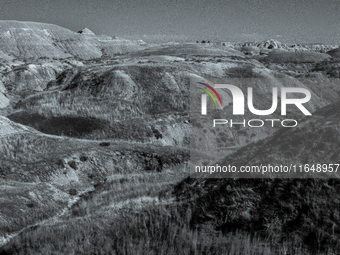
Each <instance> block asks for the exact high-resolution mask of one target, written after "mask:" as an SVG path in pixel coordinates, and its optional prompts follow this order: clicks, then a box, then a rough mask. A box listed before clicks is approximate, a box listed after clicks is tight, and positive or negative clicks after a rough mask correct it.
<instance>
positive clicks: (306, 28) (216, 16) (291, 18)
mask: <svg viewBox="0 0 340 255" xmlns="http://www.w3.org/2000/svg"><path fill="white" fill-rule="evenodd" d="M0 6H1V7H0V8H1V9H0V19H1V20H20V21H37V22H45V23H53V24H56V25H60V26H63V27H66V28H69V29H71V30H73V31H78V30H80V29H82V28H84V27H87V28H89V29H91V30H92V31H93V32H94V33H96V34H107V35H116V36H118V37H126V38H132V39H139V38H140V39H143V40H145V41H153V40H163V41H167V40H190V41H196V40H203V39H206V40H211V41H254V40H264V39H269V38H273V39H277V40H279V41H282V42H315V43H317V42H321V43H332V44H339V41H340V15H339V11H340V1H339V0H284V1H282V0H218V1H213V0H212V1H206V0H172V1H164V0H138V1H137V0H125V1H115V0H54V1H53V0H25V1H23V0H0Z"/></svg>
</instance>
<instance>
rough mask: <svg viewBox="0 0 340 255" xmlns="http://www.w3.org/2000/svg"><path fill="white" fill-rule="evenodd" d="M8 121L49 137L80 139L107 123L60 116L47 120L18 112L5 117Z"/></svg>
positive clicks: (38, 115)
mask: <svg viewBox="0 0 340 255" xmlns="http://www.w3.org/2000/svg"><path fill="white" fill-rule="evenodd" d="M7 117H8V118H9V119H10V120H12V121H14V122H17V123H20V124H23V125H26V126H30V127H33V128H34V129H36V130H39V131H40V132H43V133H45V134H50V135H65V136H69V137H76V138H80V137H83V136H85V135H88V134H90V133H92V132H93V131H95V130H99V129H102V128H103V127H104V126H107V125H108V123H106V121H103V120H99V119H96V118H85V117H73V116H60V117H51V118H47V117H45V116H42V115H40V114H38V113H28V112H19V113H14V114H11V115H9V116H7Z"/></svg>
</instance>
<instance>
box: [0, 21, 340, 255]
mask: <svg viewBox="0 0 340 255" xmlns="http://www.w3.org/2000/svg"><path fill="white" fill-rule="evenodd" d="M204 39H205V38H203V40H204ZM203 40H200V41H197V42H196V43H186V44H179V43H170V42H169V43H159V44H155V43H152V44H150V43H145V42H143V41H142V40H138V41H131V40H125V39H121V38H116V37H110V36H104V35H95V34H94V33H93V32H92V31H91V30H90V29H88V28H84V29H82V30H80V31H78V32H74V31H70V30H68V29H66V28H62V27H59V26H56V25H52V24H43V23H35V22H19V21H0V190H1V192H0V254H132V253H133V254H338V253H339V250H340V241H339V240H340V211H339V208H340V195H339V194H340V181H339V180H338V179H287V178H286V179H279V178H272V179H269V178H267V179H237V178H233V179H204V178H198V179H194V178H189V164H190V147H189V146H190V143H195V142H198V141H199V142H200V143H204V147H202V148H201V150H200V152H199V153H200V155H201V159H202V162H207V163H212V164H213V163H215V162H221V163H224V164H238V163H240V162H245V163H249V162H251V163H256V164H260V163H271V164H288V163H289V164H290V163H293V164H301V163H303V164H306V163H321V162H322V163H339V162H340V147H339V144H340V131H339V130H340V129H339V128H340V114H339V107H340V105H339V104H340V98H339V96H340V83H339V78H340V68H339V67H340V49H339V47H338V45H324V44H317V43H315V44H298V43H296V44H285V43H281V42H278V41H276V40H271V39H268V40H266V41H263V42H245V43H233V42H209V43H207V42H206V41H204V42H203ZM191 78H196V79H197V78H198V79H202V81H206V80H207V79H209V78H214V79H218V80H219V81H220V82H221V83H223V82H226V81H227V80H228V79H229V80H230V79H234V78H237V79H239V78H244V79H247V80H248V81H249V84H250V85H249V86H252V87H254V91H255V92H254V93H255V94H254V101H255V102H256V103H257V104H256V106H257V107H258V109H267V108H268V107H270V105H271V100H272V97H271V91H272V87H282V86H285V84H286V83H282V80H285V81H289V84H290V86H291V87H301V88H307V89H308V90H310V91H311V94H312V97H311V100H310V101H309V102H308V103H307V104H306V105H305V106H306V108H307V109H308V110H309V111H310V112H312V116H311V117H310V118H308V119H306V118H305V116H304V115H303V114H301V112H300V111H297V110H296V109H291V110H290V111H288V113H287V119H288V118H294V119H298V120H299V121H300V120H301V123H302V125H301V126H298V127H296V128H294V129H288V130H287V129H283V128H281V127H280V126H277V127H275V128H270V127H263V128H258V129H251V128H249V127H244V128H243V127H241V128H226V127H216V128H212V127H211V126H209V125H208V124H207V125H206V126H205V124H204V123H203V122H199V121H195V120H197V118H196V117H197V114H198V113H195V112H190V95H189V94H190V93H189V91H190V88H189V87H190V79H191ZM258 79H266V80H267V81H268V82H267V83H264V84H261V85H259V84H258V83H257V82H256V81H257V80H258ZM242 89H243V90H244V93H245V91H246V89H245V88H242ZM220 94H221V98H222V101H223V102H226V103H227V104H226V105H228V104H230V105H231V103H232V97H231V94H229V93H227V92H226V91H223V92H221V93H220ZM198 99H199V97H197V100H198ZM210 103H211V105H208V109H209V111H211V113H212V114H211V115H209V116H210V118H211V119H213V118H223V119H230V118H233V116H232V109H231V107H224V108H223V110H217V109H214V107H213V103H212V102H209V104H210ZM190 114H192V116H190ZM193 116H194V117H195V116H196V117H195V118H193ZM246 116H247V117H249V116H251V115H250V113H246ZM270 117H272V118H279V112H278V113H277V112H275V113H273V114H272V115H271V116H270ZM202 139H203V140H202ZM202 141H203V142H202ZM207 155H209V157H208V156H207ZM211 155H213V157H212V156H211ZM211 158H213V160H212V161H211ZM209 160H210V161H209Z"/></svg>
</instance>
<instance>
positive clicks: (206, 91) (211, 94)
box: [196, 82, 222, 107]
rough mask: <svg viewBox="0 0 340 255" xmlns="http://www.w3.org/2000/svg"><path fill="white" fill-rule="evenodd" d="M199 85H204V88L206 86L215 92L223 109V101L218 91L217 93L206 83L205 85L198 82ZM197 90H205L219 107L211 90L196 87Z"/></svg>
mask: <svg viewBox="0 0 340 255" xmlns="http://www.w3.org/2000/svg"><path fill="white" fill-rule="evenodd" d="M197 83H198V84H201V85H203V86H206V87H207V88H209V89H210V90H211V91H212V92H214V93H215V95H216V96H217V98H218V100H219V101H220V104H221V107H222V100H221V98H220V95H219V94H218V93H217V91H216V90H215V89H214V88H213V87H211V86H210V85H208V84H206V83H203V82H197ZM196 88H198V89H201V90H203V91H204V92H206V93H207V94H208V95H209V96H210V97H211V98H212V100H214V103H215V105H216V106H217V103H216V100H215V98H214V96H213V95H212V94H211V92H210V91H209V90H207V89H203V88H200V87H196Z"/></svg>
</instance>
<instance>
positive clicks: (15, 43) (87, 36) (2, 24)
mask: <svg viewBox="0 0 340 255" xmlns="http://www.w3.org/2000/svg"><path fill="white" fill-rule="evenodd" d="M138 47H139V44H138V43H133V42H131V41H129V42H128V41H126V40H123V41H122V40H119V39H112V38H111V37H105V40H103V38H102V37H97V36H96V35H95V34H94V33H93V32H92V31H91V30H89V29H84V30H82V31H81V32H79V33H76V32H73V31H71V30H69V29H66V28H62V27H59V26H57V25H52V24H44V23H37V22H20V21H0V49H1V50H2V51H3V52H4V53H5V54H6V55H10V56H14V57H16V58H21V59H29V58H44V57H47V58H69V57H76V58H79V59H85V60H86V59H93V58H100V57H101V56H102V55H103V53H102V50H104V51H105V52H106V54H108V55H112V54H115V53H123V52H126V51H132V50H136V49H138ZM0 57H1V56H0Z"/></svg>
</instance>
